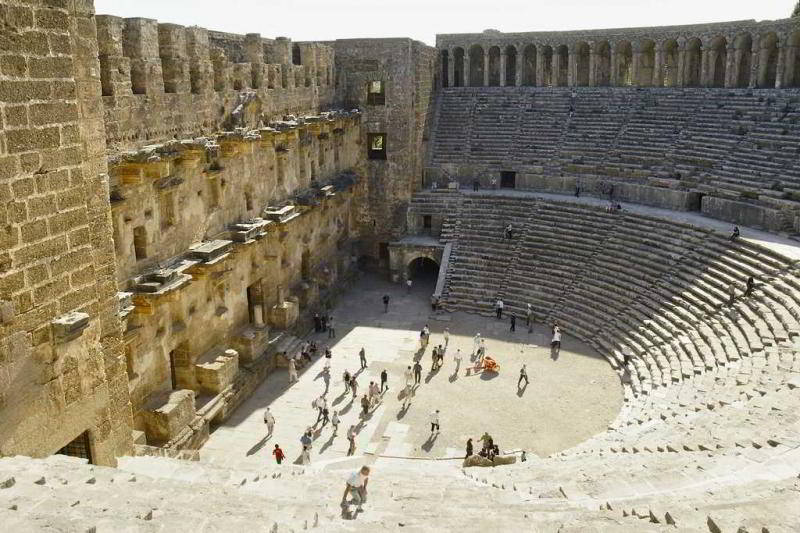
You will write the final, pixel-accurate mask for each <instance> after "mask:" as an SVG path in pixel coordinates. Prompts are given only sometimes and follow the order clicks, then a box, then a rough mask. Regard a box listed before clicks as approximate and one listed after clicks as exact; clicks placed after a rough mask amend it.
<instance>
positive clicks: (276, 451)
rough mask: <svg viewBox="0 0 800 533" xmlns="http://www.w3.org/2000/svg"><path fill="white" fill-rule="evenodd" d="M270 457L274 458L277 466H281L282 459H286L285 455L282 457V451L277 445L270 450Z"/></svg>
mask: <svg viewBox="0 0 800 533" xmlns="http://www.w3.org/2000/svg"><path fill="white" fill-rule="evenodd" d="M272 455H274V456H275V462H276V463H278V464H281V463H282V462H283V459H284V457H286V455H284V453H283V450H281V447H280V446H279V445H278V444H276V445H275V449H274V450H272Z"/></svg>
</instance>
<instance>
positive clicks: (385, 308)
mask: <svg viewBox="0 0 800 533" xmlns="http://www.w3.org/2000/svg"><path fill="white" fill-rule="evenodd" d="M383 312H384V313H388V312H389V295H388V294H384V295H383Z"/></svg>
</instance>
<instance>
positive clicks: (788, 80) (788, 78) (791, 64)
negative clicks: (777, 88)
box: [783, 46, 800, 87]
mask: <svg viewBox="0 0 800 533" xmlns="http://www.w3.org/2000/svg"><path fill="white" fill-rule="evenodd" d="M785 48H786V70H785V72H784V75H783V86H784V87H792V86H793V82H794V77H795V74H796V73H795V68H796V67H795V64H796V59H797V54H798V52H800V50H798V47H797V46H786V47H785Z"/></svg>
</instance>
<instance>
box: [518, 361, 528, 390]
mask: <svg viewBox="0 0 800 533" xmlns="http://www.w3.org/2000/svg"><path fill="white" fill-rule="evenodd" d="M523 379H524V380H525V386H526V387H527V386H528V370H527V369H526V367H525V363H522V368H520V369H519V379H518V380H517V388H518V389H519V388H520V386H519V385H520V383H522V380H523Z"/></svg>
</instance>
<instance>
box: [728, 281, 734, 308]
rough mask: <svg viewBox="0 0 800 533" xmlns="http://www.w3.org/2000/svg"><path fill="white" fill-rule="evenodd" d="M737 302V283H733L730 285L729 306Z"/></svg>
mask: <svg viewBox="0 0 800 533" xmlns="http://www.w3.org/2000/svg"><path fill="white" fill-rule="evenodd" d="M735 302H736V285H734V284H733V283H731V284H730V285H728V307H733V304H734V303H735Z"/></svg>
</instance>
